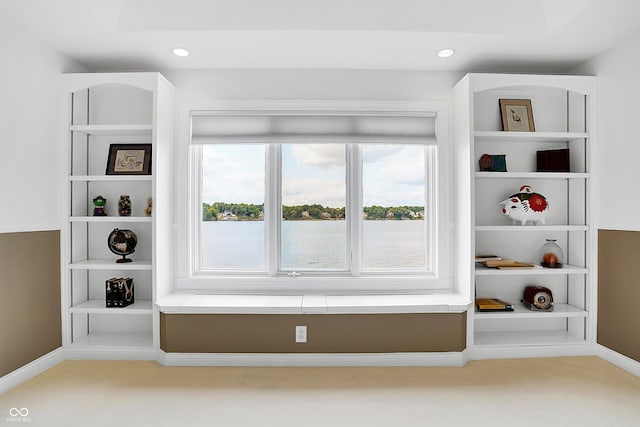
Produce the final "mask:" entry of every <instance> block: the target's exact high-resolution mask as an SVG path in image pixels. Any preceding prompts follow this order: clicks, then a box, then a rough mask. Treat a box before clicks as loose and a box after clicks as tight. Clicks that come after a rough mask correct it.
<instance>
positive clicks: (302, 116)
mask: <svg viewBox="0 0 640 427" xmlns="http://www.w3.org/2000/svg"><path fill="white" fill-rule="evenodd" d="M191 119H192V121H191V143H192V144H219V143H277V142H280V143H291V142H312V143H323V142H325V143H330V142H333V143H381V144H384V143H395V144H398V143H403V144H436V143H437V141H436V115H435V113H415V112H407V113H402V112H357V113H354V112H326V111H302V112H300V111H295V112H285V111H256V112H251V111H224V112H218V111H207V112H197V113H193V114H192V118H191Z"/></svg>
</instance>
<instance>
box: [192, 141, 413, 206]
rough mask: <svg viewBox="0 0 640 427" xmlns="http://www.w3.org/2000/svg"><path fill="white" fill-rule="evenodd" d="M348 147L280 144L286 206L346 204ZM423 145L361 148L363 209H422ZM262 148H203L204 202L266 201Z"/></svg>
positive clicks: (256, 146) (207, 146)
mask: <svg viewBox="0 0 640 427" xmlns="http://www.w3.org/2000/svg"><path fill="white" fill-rule="evenodd" d="M345 147H346V145H344V144H283V146H282V189H283V195H282V201H283V204H284V205H287V206H292V205H303V204H316V203H317V204H320V205H322V206H328V207H333V208H339V207H343V206H345V198H346V190H345V187H346V184H345V183H346V166H345V158H346V154H345V153H346V148H345ZM424 150H425V148H424V147H422V146H409V145H373V144H372V145H365V146H364V148H363V205H364V206H371V205H379V206H401V205H411V206H424V189H425V185H424V182H425V173H424V161H425V155H424ZM264 180H265V146H264V145H238V144H236V145H205V146H204V147H203V201H204V202H206V203H213V202H219V201H220V202H230V203H252V204H261V203H263V202H264Z"/></svg>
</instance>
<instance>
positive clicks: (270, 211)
mask: <svg viewBox="0 0 640 427" xmlns="http://www.w3.org/2000/svg"><path fill="white" fill-rule="evenodd" d="M266 153H267V154H266V159H265V165H266V171H265V180H266V183H265V202H264V220H265V228H266V229H265V247H264V253H265V260H266V264H267V265H266V267H267V273H268V274H269V276H276V275H277V274H278V271H279V260H280V226H281V225H280V218H281V216H282V215H281V209H282V208H281V191H280V189H281V185H282V173H281V163H282V162H281V146H280V144H268V145H267V150H266Z"/></svg>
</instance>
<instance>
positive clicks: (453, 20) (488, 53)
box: [0, 0, 640, 72]
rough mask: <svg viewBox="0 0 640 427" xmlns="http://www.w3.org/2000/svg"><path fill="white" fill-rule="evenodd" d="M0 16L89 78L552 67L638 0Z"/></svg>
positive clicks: (293, 0)
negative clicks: (185, 53)
mask: <svg viewBox="0 0 640 427" xmlns="http://www.w3.org/2000/svg"><path fill="white" fill-rule="evenodd" d="M0 14H4V15H5V17H6V18H9V17H10V19H13V20H15V21H16V22H18V23H20V24H21V25H23V26H24V27H26V28H27V30H28V31H29V32H31V33H33V34H35V36H36V37H38V38H40V39H41V40H42V41H43V42H44V43H46V44H48V45H50V46H51V47H53V48H54V49H56V50H58V51H60V52H61V53H62V54H64V55H66V56H69V57H71V58H72V59H74V60H76V61H78V62H80V63H81V64H83V65H85V66H87V67H88V68H89V69H90V70H92V71H112V70H167V69H219V68H315V69H383V70H384V69H392V70H393V69H398V70H432V71H445V70H447V71H463V72H466V71H513V72H518V71H530V72H542V71H544V72H554V71H557V72H562V71H566V70H568V69H570V68H572V67H574V66H576V65H578V64H580V63H581V62H583V61H585V60H587V59H589V58H591V57H593V56H596V55H598V54H600V53H602V52H604V51H606V50H607V49H608V48H610V47H612V46H615V45H616V44H617V43H619V42H620V41H622V40H624V39H625V38H628V37H630V36H631V35H635V34H636V33H637V32H638V31H640V24H638V23H639V22H640V2H639V1H637V0H528V1H520V0H482V1H478V0H180V1H176V0H1V3H0ZM177 46H179V47H184V48H186V49H188V50H189V51H191V55H190V56H189V57H186V58H179V57H175V56H174V55H172V54H171V53H170V49H171V48H172V47H177ZM442 48H454V49H455V50H456V54H455V55H454V56H453V57H451V58H447V59H442V58H439V57H438V56H437V55H436V53H437V51H438V50H440V49H442Z"/></svg>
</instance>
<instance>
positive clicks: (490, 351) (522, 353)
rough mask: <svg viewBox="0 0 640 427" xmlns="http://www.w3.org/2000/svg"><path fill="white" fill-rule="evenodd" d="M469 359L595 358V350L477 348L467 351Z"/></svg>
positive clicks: (583, 347) (590, 347)
mask: <svg viewBox="0 0 640 427" xmlns="http://www.w3.org/2000/svg"><path fill="white" fill-rule="evenodd" d="M468 352H469V359H471V360H488V359H523V358H535V357H567V356H595V355H596V354H597V349H596V348H595V346H594V345H591V344H580V345H575V346H574V345H567V346H517V347H506V346H495V347H490V346H479V347H473V348H470V349H468Z"/></svg>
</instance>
